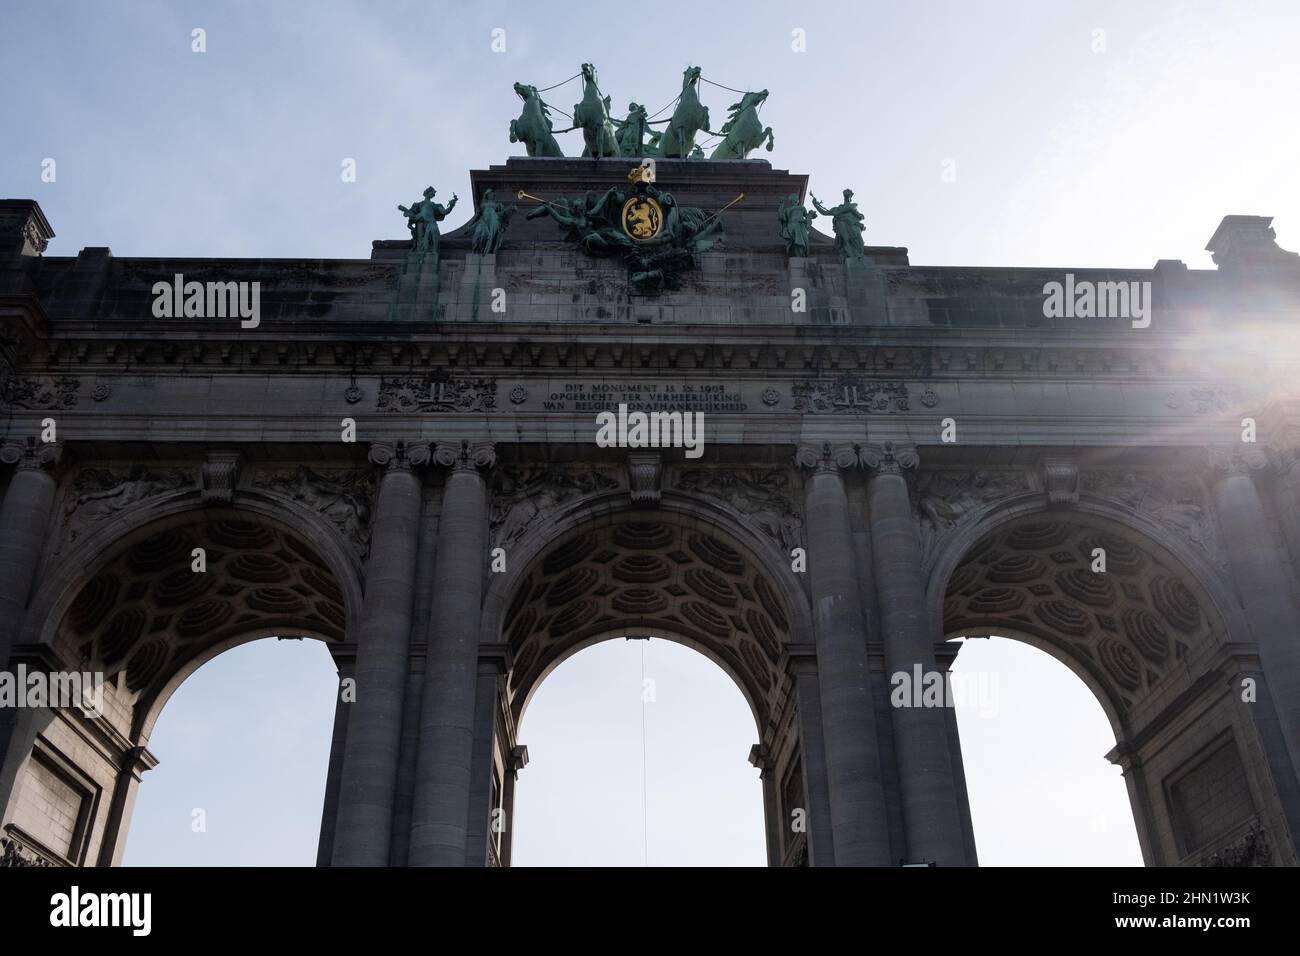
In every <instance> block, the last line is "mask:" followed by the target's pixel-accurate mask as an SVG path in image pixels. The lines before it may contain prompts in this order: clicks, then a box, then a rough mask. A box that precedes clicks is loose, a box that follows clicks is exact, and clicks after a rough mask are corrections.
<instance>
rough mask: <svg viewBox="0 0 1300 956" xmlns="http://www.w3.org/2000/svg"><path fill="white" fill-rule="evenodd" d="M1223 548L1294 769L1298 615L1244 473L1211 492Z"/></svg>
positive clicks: (1299, 696) (1298, 714)
mask: <svg viewBox="0 0 1300 956" xmlns="http://www.w3.org/2000/svg"><path fill="white" fill-rule="evenodd" d="M1215 505H1216V508H1217V510H1218V512H1219V527H1220V529H1221V530H1222V535H1223V546H1224V550H1225V551H1226V552H1227V555H1228V564H1229V566H1230V567H1231V569H1232V577H1233V580H1234V581H1235V582H1236V585H1237V594H1238V596H1239V597H1240V598H1241V604H1242V607H1243V609H1244V610H1245V613H1246V619H1247V621H1248V622H1249V623H1250V629H1251V632H1252V633H1253V634H1254V636H1255V640H1256V642H1257V643H1258V644H1259V659H1260V663H1261V664H1262V665H1263V668H1264V675H1265V677H1266V678H1267V682H1268V692H1269V696H1271V697H1272V699H1273V706H1274V709H1275V710H1276V711H1277V716H1278V721H1279V723H1280V725H1281V731H1282V736H1283V738H1284V739H1285V741H1286V748H1287V752H1288V753H1289V754H1290V756H1291V765H1292V768H1300V640H1297V639H1296V622H1297V620H1300V613H1297V608H1296V606H1295V602H1294V599H1293V596H1292V593H1293V592H1292V586H1291V582H1290V581H1288V580H1287V575H1286V573H1285V571H1284V568H1285V561H1284V560H1283V556H1282V554H1281V553H1280V552H1279V549H1278V547H1277V545H1276V543H1275V540H1274V537H1273V527H1272V525H1271V524H1270V522H1269V519H1268V516H1267V512H1266V511H1265V509H1264V503H1263V501H1262V499H1261V498H1260V494H1259V490H1258V489H1257V488H1256V487H1255V482H1254V481H1253V480H1252V479H1251V477H1250V476H1249V475H1248V474H1241V473H1239V472H1237V473H1230V474H1228V475H1226V476H1225V477H1223V478H1222V479H1221V480H1220V481H1219V483H1218V486H1217V488H1216V494H1215Z"/></svg>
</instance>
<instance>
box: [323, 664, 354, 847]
mask: <svg viewBox="0 0 1300 956" xmlns="http://www.w3.org/2000/svg"><path fill="white" fill-rule="evenodd" d="M333 657H334V667H335V668H336V670H337V671H338V676H339V689H338V692H337V693H336V694H335V696H334V729H333V732H332V733H331V735H330V762H329V766H328V767H327V768H326V770H325V798H324V799H323V800H322V801H321V811H320V837H319V839H318V840H317V842H316V865H317V866H331V865H333V863H334V830H335V828H336V827H337V826H338V824H339V790H340V789H341V785H342V782H343V758H344V756H345V753H346V751H347V746H348V715H349V714H350V713H351V711H350V710H349V709H348V708H350V707H351V706H352V704H351V703H350V701H351V697H349V699H348V701H344V700H343V687H344V686H356V685H355V683H353V684H348V685H345V684H344V681H347V680H352V681H355V680H356V656H355V654H347V655H339V654H335V655H333Z"/></svg>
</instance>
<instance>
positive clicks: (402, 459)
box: [366, 438, 430, 471]
mask: <svg viewBox="0 0 1300 956" xmlns="http://www.w3.org/2000/svg"><path fill="white" fill-rule="evenodd" d="M366 457H367V458H368V459H370V463H371V464H373V465H378V466H379V467H381V468H386V469H388V470H390V471H410V470H411V469H412V468H416V467H419V466H420V465H427V464H428V463H429V457H430V454H429V443H428V442H424V441H412V442H408V441H405V440H403V439H400V438H399V439H398V440H397V441H376V442H371V443H370V451H369V452H367V453H366Z"/></svg>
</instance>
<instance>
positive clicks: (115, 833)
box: [85, 747, 158, 866]
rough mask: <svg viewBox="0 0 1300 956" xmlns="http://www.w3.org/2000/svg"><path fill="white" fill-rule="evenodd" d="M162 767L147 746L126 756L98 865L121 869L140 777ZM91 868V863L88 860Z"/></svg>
mask: <svg viewBox="0 0 1300 956" xmlns="http://www.w3.org/2000/svg"><path fill="white" fill-rule="evenodd" d="M156 766H158V758H157V757H155V756H154V755H153V754H152V753H150V751H149V748H147V747H130V748H128V749H127V751H126V752H125V753H124V754H122V764H121V766H120V767H119V768H118V771H117V780H116V781H115V782H114V784H113V792H112V796H111V797H110V798H109V809H108V822H107V823H106V824H105V827H104V836H103V838H102V839H101V840H100V843H99V856H98V858H97V861H96V862H95V865H96V866H121V865H122V857H123V855H124V854H125V853H126V834H127V832H128V830H129V829H130V826H131V813H132V811H133V810H134V809H135V798H136V795H137V794H138V793H139V792H140V775H141V774H143V773H144V772H145V771H146V770H152V769H153V768H154V767H156ZM85 865H87V866H89V865H90V861H89V860H87V861H86V864H85Z"/></svg>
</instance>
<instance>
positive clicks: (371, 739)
mask: <svg viewBox="0 0 1300 956" xmlns="http://www.w3.org/2000/svg"><path fill="white" fill-rule="evenodd" d="M369 457H370V461H371V462H373V463H374V464H376V465H379V466H380V467H381V468H383V469H384V475H383V478H382V479H381V480H380V482H379V493H378V495H376V500H375V513H374V518H373V520H372V522H371V534H370V556H369V558H367V560H366V590H365V598H364V600H363V602H362V605H361V622H360V626H359V627H358V628H357V660H356V671H355V680H356V685H355V690H356V697H355V700H353V701H352V703H350V704H349V705H348V706H349V708H350V709H351V713H350V715H349V716H348V729H347V739H346V743H345V745H344V756H343V776H342V779H341V782H340V784H339V804H338V816H337V818H336V823H335V827H334V853H333V862H334V865H335V866H387V865H388V862H389V850H390V838H391V831H392V823H393V801H394V795H395V793H396V787H397V764H398V754H399V751H400V748H401V739H402V701H403V696H404V694H403V691H404V685H405V681H406V666H407V655H408V650H409V645H410V640H411V605H412V601H413V599H414V595H415V556H416V550H417V549H418V547H419V535H420V499H421V495H422V491H423V489H422V487H421V484H420V478H419V476H418V475H416V474H415V473H414V471H413V470H412V469H413V468H415V467H418V466H420V465H423V464H425V463H426V462H428V460H429V447H428V445H424V444H410V445H408V444H407V443H405V442H400V441H399V442H397V443H396V444H395V445H394V444H389V443H386V442H376V443H374V444H372V445H371V446H370V455H369Z"/></svg>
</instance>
